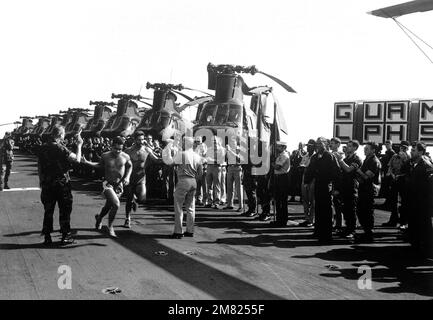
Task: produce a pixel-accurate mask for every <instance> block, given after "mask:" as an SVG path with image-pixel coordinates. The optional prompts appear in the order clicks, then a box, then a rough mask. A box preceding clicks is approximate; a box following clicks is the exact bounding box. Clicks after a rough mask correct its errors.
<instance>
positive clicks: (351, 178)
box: [341, 154, 362, 191]
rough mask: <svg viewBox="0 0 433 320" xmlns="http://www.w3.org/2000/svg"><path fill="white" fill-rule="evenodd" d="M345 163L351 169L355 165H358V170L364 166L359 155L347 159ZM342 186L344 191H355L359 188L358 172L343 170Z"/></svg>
mask: <svg viewBox="0 0 433 320" xmlns="http://www.w3.org/2000/svg"><path fill="white" fill-rule="evenodd" d="M343 161H344V163H345V164H347V165H348V166H349V167H350V166H351V165H353V164H356V165H358V168H361V166H362V161H361V159H360V158H359V156H358V155H357V154H353V155H352V156H351V157H346V158H344V160H343ZM341 184H342V190H343V191H353V189H354V188H357V186H358V180H356V170H352V171H351V172H346V171H344V170H342V178H341Z"/></svg>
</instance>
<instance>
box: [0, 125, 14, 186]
mask: <svg viewBox="0 0 433 320" xmlns="http://www.w3.org/2000/svg"><path fill="white" fill-rule="evenodd" d="M13 149H14V140H13V139H12V137H11V136H10V134H9V132H6V134H5V137H4V139H3V145H2V146H0V191H3V189H10V188H9V184H8V182H9V176H10V174H11V169H12V162H13V161H14V152H13ZM3 176H4V177H3Z"/></svg>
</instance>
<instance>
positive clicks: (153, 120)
mask: <svg viewBox="0 0 433 320" xmlns="http://www.w3.org/2000/svg"><path fill="white" fill-rule="evenodd" d="M160 115H161V113H160V112H154V113H153V114H152V118H151V119H150V123H151V124H152V125H155V124H157V123H158V121H159V116H160Z"/></svg>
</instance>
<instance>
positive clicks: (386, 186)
mask: <svg viewBox="0 0 433 320" xmlns="http://www.w3.org/2000/svg"><path fill="white" fill-rule="evenodd" d="M385 147H386V151H385V153H384V154H383V155H382V156H381V157H380V159H379V160H380V164H381V166H382V169H381V170H380V171H381V177H382V184H381V186H380V193H379V197H381V198H385V202H384V203H383V204H382V205H380V206H377V208H378V209H382V210H388V209H390V207H391V206H390V205H391V201H390V199H389V198H390V189H391V176H390V175H388V174H387V173H388V168H389V167H388V164H389V161H390V160H391V158H392V156H393V155H395V151H394V150H393V149H392V141H391V140H386V141H385Z"/></svg>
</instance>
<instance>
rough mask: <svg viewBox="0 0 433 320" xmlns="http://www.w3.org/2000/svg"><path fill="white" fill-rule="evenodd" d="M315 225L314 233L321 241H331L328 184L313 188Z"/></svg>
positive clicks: (330, 205) (318, 184) (330, 211)
mask: <svg viewBox="0 0 433 320" xmlns="http://www.w3.org/2000/svg"><path fill="white" fill-rule="evenodd" d="M314 197H315V202H316V204H315V211H316V212H315V213H316V216H315V223H314V233H315V234H316V235H317V237H318V238H319V240H321V241H329V240H331V239H332V201H331V191H330V188H329V185H328V184H323V183H320V182H319V183H318V182H317V181H316V183H315V186H314Z"/></svg>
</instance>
